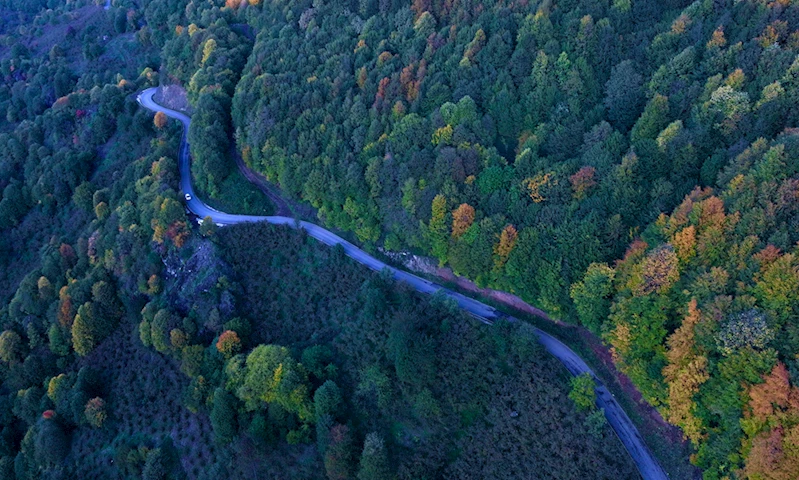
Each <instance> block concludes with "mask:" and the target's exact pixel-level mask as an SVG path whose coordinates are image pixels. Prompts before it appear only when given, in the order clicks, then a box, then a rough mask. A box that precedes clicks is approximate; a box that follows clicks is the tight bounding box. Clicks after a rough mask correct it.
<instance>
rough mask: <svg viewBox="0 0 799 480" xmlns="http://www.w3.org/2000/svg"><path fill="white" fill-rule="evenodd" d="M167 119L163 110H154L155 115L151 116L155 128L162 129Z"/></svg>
mask: <svg viewBox="0 0 799 480" xmlns="http://www.w3.org/2000/svg"><path fill="white" fill-rule="evenodd" d="M167 120H168V117H167V116H166V114H165V113H164V112H161V111H158V112H155V117H153V125H155V128H158V129H162V128H164V127H165V126H166V122H167Z"/></svg>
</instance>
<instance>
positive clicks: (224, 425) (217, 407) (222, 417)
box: [211, 387, 236, 443]
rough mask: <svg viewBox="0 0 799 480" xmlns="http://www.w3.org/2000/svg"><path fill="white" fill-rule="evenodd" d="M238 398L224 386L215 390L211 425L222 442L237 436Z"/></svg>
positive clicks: (229, 440) (227, 441) (218, 439)
mask: <svg viewBox="0 0 799 480" xmlns="http://www.w3.org/2000/svg"><path fill="white" fill-rule="evenodd" d="M235 402H236V399H235V398H234V397H233V396H232V395H230V394H229V393H228V392H227V390H225V389H224V388H221V387H219V388H217V389H216V390H214V407H213V408H212V409H211V426H212V427H213V428H214V434H215V435H216V438H217V441H219V442H220V443H229V442H231V441H232V440H233V438H234V437H235V436H236V403H235Z"/></svg>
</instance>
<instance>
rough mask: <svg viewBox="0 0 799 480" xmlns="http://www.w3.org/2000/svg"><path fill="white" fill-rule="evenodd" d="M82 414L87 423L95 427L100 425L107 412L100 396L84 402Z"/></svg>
mask: <svg viewBox="0 0 799 480" xmlns="http://www.w3.org/2000/svg"><path fill="white" fill-rule="evenodd" d="M84 414H85V416H86V421H87V422H89V425H91V426H92V427H95V428H100V427H102V426H103V424H104V423H105V421H106V419H107V418H108V413H107V412H106V410H105V400H103V399H102V398H100V397H95V398H92V399H91V400H89V401H88V402H87V403H86V409H85V411H84Z"/></svg>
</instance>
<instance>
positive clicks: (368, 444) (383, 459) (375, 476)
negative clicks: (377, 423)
mask: <svg viewBox="0 0 799 480" xmlns="http://www.w3.org/2000/svg"><path fill="white" fill-rule="evenodd" d="M393 477H394V476H393V475H392V473H391V469H390V467H389V465H388V455H387V452H386V445H385V443H384V442H383V439H382V438H381V437H380V435H379V434H378V433H376V432H372V433H369V434H367V435H366V439H365V440H364V442H363V452H362V453H361V462H360V465H359V467H358V480H390V479H391V478H393Z"/></svg>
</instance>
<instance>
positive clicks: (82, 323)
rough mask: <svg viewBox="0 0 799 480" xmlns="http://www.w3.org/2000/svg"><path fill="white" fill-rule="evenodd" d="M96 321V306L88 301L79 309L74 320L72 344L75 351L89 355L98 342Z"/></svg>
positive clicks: (83, 355)
mask: <svg viewBox="0 0 799 480" xmlns="http://www.w3.org/2000/svg"><path fill="white" fill-rule="evenodd" d="M94 322H95V318H94V308H93V307H92V304H91V303H89V302H86V303H84V304H83V305H81V307H80V308H79V309H78V314H77V315H75V320H74V321H73V322H72V346H73V347H74V348H75V353H77V354H78V355H80V356H82V357H85V356H86V355H88V354H89V352H91V351H92V350H93V349H94V346H95V345H96V344H97V336H96V331H95V329H94V328H93V327H94Z"/></svg>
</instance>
